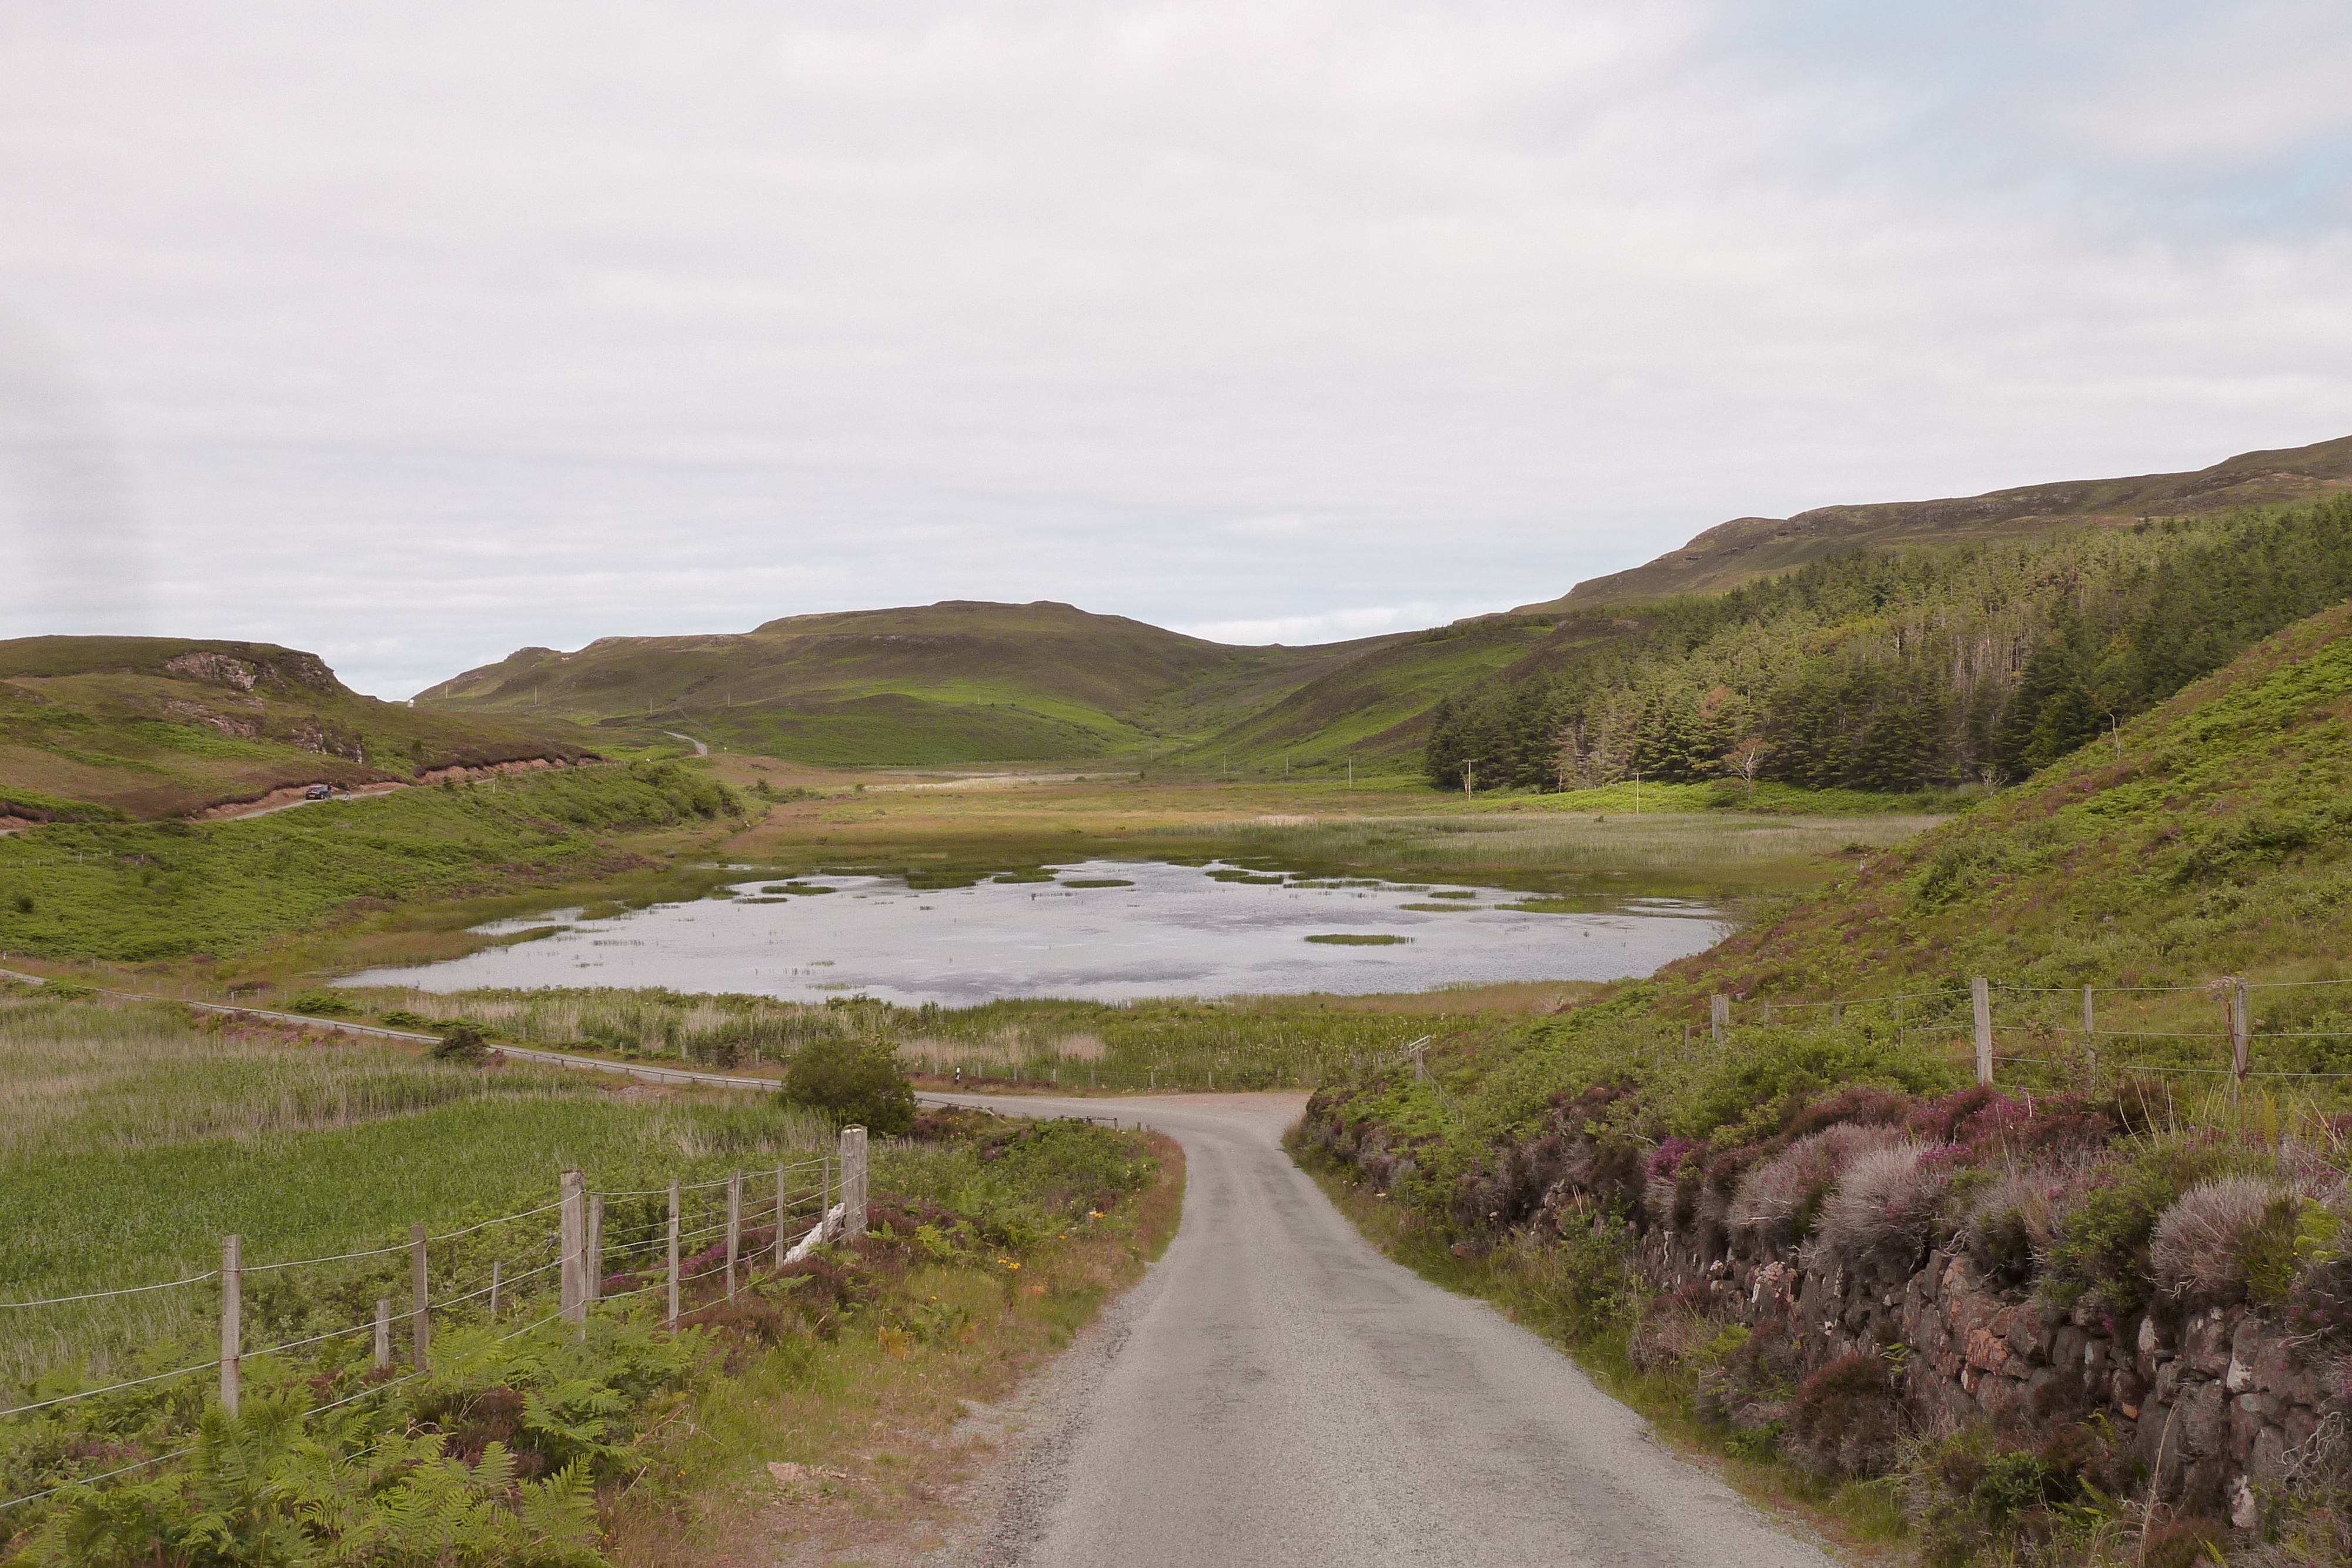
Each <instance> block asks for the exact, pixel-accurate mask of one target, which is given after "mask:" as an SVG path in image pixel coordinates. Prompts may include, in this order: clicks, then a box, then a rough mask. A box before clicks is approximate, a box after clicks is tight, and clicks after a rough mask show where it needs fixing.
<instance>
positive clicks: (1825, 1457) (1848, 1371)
mask: <svg viewBox="0 0 2352 1568" xmlns="http://www.w3.org/2000/svg"><path fill="white" fill-rule="evenodd" d="M1890 1370H1891V1369H1890V1368H1889V1367H1888V1366H1887V1364H1886V1363H1885V1360H1883V1359H1882V1358H1880V1357H1878V1356H1875V1355H1868V1354H1854V1355H1848V1356H1843V1357H1841V1358H1840V1359H1838V1360H1836V1361H1833V1362H1831V1363H1830V1364H1828V1365H1827V1366H1824V1367H1822V1369H1821V1370H1820V1371H1818V1372H1816V1373H1814V1374H1813V1375H1811V1376H1810V1377H1808V1378H1806V1379H1805V1380H1804V1381H1803V1382H1802V1383H1801V1384H1799V1385H1797V1392H1796V1395H1795V1396H1794V1397H1792V1398H1791V1399H1790V1401H1789V1443H1788V1447H1789V1448H1790V1452H1791V1453H1793V1454H1794V1455H1795V1456H1796V1457H1797V1458H1800V1459H1801V1460H1802V1461H1803V1462H1804V1463H1806V1464H1807V1465H1809V1466H1811V1468H1812V1469H1817V1470H1821V1471H1823V1472H1825V1473H1827V1474H1830V1475H1833V1476H1868V1475H1876V1474H1878V1473H1879V1472H1881V1471H1882V1470H1884V1469H1886V1467H1887V1465H1888V1464H1889V1462H1890V1461H1892V1460H1893V1458H1895V1449H1896V1447H1897V1446H1898V1445H1899V1444H1900V1443H1901V1441H1902V1437H1903V1433H1902V1429H1901V1427H1900V1425H1899V1423H1898V1421H1897V1418H1896V1414H1895V1410H1896V1406H1895V1395H1894V1387H1893V1383H1894V1380H1893V1378H1892V1377H1891V1376H1890V1375H1889V1372H1890Z"/></svg>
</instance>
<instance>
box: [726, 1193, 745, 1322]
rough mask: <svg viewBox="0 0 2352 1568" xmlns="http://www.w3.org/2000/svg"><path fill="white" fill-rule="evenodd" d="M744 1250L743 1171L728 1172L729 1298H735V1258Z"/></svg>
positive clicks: (730, 1299)
mask: <svg viewBox="0 0 2352 1568" xmlns="http://www.w3.org/2000/svg"><path fill="white" fill-rule="evenodd" d="M742 1250H743V1173H742V1172H741V1171H730V1172H728V1173H727V1299H728V1300H729V1301H733V1300H734V1299H735V1260H736V1258H737V1256H738V1255H739V1254H740V1253H741V1251H742Z"/></svg>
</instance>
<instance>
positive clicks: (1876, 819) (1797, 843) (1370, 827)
mask: <svg viewBox="0 0 2352 1568" xmlns="http://www.w3.org/2000/svg"><path fill="white" fill-rule="evenodd" d="M1938 821H1942V819H1941V818H1938V817H1930V816H1906V815H1891V814H1890V815H1884V816H1868V817H1777V816H1750V815H1747V814H1744V813H1737V812H1723V811H1708V812H1676V813H1673V814H1664V813H1658V814H1644V815H1639V816H1636V815H1632V814H1619V813H1607V812H1601V813H1594V814H1592V815H1586V814H1583V813H1574V814H1570V813H1565V812H1544V813H1542V814H1540V815H1529V816H1525V817H1522V816H1519V815H1517V814H1514V815H1511V816H1507V817H1496V816H1487V817H1473V818H1458V819H1453V820H1441V821H1432V820H1430V819H1428V818H1419V817H1348V818H1324V819H1319V820H1314V821H1304V822H1254V823H1244V824H1240V825H1233V826H1228V825H1204V826H1202V827H1199V828H1191V829H1185V830H1182V831H1183V832H1184V833H1186V834H1187V835H1190V836H1197V837H1213V838H1216V839H1220V840H1223V841H1231V842H1236V843H1242V844H1246V845H1248V846H1250V847H1251V848H1252V849H1254V850H1257V851H1259V852H1262V853H1265V854H1267V855H1269V856H1273V857H1276V858H1287V859H1295V860H1297V861H1299V862H1306V863H1321V864H1343V865H1349V866H1394V867H1400V868H1411V869H1413V870H1416V871H1434V870H1440V869H1462V870H1475V869H1485V868H1500V869H1508V870H1521V869H1525V870H1535V869H1542V870H1547V871H1563V872H1577V871H1654V872H1672V873H1689V872H1692V871H1697V870H1704V869H1706V868H1710V867H1715V868H1720V867H1727V866H1737V865H1741V864H1753V863H1756V862H1766V861H1792V860H1807V859H1816V858H1819V857H1821V856H1823V855H1833V854H1838V853H1840V852H1846V851H1848V850H1849V849H1853V848H1860V849H1864V850H1870V849H1880V848H1884V847H1885V846H1887V845H1890V844H1895V843H1899V842H1900V841H1903V840H1905V839H1906V838H1909V837H1910V836H1911V835H1912V834H1914V833H1916V832H1918V831H1920V830H1921V829H1923V828H1927V827H1929V826H1932V825H1933V824H1935V823H1936V822H1938Z"/></svg>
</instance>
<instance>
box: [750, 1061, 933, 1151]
mask: <svg viewBox="0 0 2352 1568" xmlns="http://www.w3.org/2000/svg"><path fill="white" fill-rule="evenodd" d="M781 1098H782V1101H783V1103H785V1104H787V1105H798V1106H802V1107H803V1108H805V1109H807V1110H811V1111H822V1112H823V1113H824V1114H825V1115H827V1116H829V1117H831V1118H832V1119H833V1120H834V1122H835V1124H838V1125H841V1126H845V1127H846V1126H853V1125H855V1126H862V1127H864V1128H865V1129H866V1131H867V1132H869V1133H871V1134H874V1135H875V1136H876V1137H878V1138H900V1137H904V1136H906V1135H907V1134H908V1132H910V1131H912V1130H913V1128H914V1125H915V1086H914V1084H913V1083H911V1082H908V1079H907V1075H906V1073H904V1072H903V1071H900V1070H899V1067H898V1055H897V1053H896V1052H895V1051H892V1049H891V1047H890V1045H889V1043H888V1042H887V1041H885V1040H842V1039H833V1040H811V1041H809V1042H808V1044H806V1045H803V1046H802V1047H801V1048H800V1049H799V1050H798V1051H794V1052H793V1060H792V1064H791V1065H790V1066H789V1067H787V1068H786V1069H785V1070H784V1087H783V1090H782V1094H781Z"/></svg>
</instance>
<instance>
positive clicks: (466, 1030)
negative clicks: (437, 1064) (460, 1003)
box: [432, 1019, 490, 1067]
mask: <svg viewBox="0 0 2352 1568" xmlns="http://www.w3.org/2000/svg"><path fill="white" fill-rule="evenodd" d="M432 1054H433V1060H434V1061H454V1062H457V1063H458V1064H459V1065H461V1066H465V1067H478V1066H480V1065H481V1064H482V1061H483V1060H484V1059H485V1058H487V1057H488V1055H489V1054H490V1042H489V1040H488V1038H487V1037H486V1036H484V1035H483V1033H482V1026H481V1025H479V1024H478V1023H476V1022H474V1021H473V1020H472V1019H457V1021H456V1022H455V1023H450V1024H445V1025H444V1026H442V1030H441V1043H440V1044H438V1045H436V1046H435V1047H434V1048H433V1052H432Z"/></svg>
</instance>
